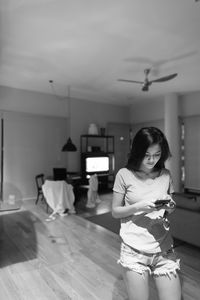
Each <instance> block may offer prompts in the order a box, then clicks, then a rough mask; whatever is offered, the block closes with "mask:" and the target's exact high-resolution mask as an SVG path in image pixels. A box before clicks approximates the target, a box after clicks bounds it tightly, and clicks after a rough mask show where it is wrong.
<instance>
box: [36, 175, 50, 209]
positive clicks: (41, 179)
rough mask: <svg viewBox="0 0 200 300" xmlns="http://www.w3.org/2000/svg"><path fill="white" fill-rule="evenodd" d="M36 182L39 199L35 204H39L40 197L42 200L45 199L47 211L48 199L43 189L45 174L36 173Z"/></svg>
mask: <svg viewBox="0 0 200 300" xmlns="http://www.w3.org/2000/svg"><path fill="white" fill-rule="evenodd" d="M35 182H36V187H37V199H36V201H35V204H37V203H38V201H39V199H41V201H44V202H45V203H46V205H47V212H48V204H47V202H46V199H45V197H44V194H43V191H42V185H43V184H44V174H38V175H36V176H35Z"/></svg>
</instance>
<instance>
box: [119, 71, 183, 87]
mask: <svg viewBox="0 0 200 300" xmlns="http://www.w3.org/2000/svg"><path fill="white" fill-rule="evenodd" d="M150 71H151V69H145V70H144V74H145V78H144V81H137V80H128V79H121V78H119V79H118V81H124V82H132V83H139V84H142V91H144V92H147V91H148V90H149V86H150V85H151V84H152V83H153V82H164V81H168V80H171V79H173V78H175V77H176V76H177V75H178V74H177V73H174V74H170V75H167V76H164V77H160V78H157V79H154V80H149V79H148V75H149V73H150Z"/></svg>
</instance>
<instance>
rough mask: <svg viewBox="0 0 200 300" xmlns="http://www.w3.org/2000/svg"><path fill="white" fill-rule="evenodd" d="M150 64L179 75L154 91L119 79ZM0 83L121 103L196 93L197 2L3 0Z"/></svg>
mask: <svg viewBox="0 0 200 300" xmlns="http://www.w3.org/2000/svg"><path fill="white" fill-rule="evenodd" d="M145 68H151V69H152V71H151V73H150V76H149V78H150V79H155V78H158V77H162V76H165V75H169V74H171V73H176V72H177V73H178V76H177V77H176V78H174V79H173V80H170V81H167V82H164V83H153V84H152V85H151V86H150V90H149V92H142V91H141V85H139V84H134V83H124V82H119V81H117V79H118V78H125V79H130V80H143V79H144V69H145ZM49 80H53V86H52V85H50V83H49ZM0 85H4V86H10V87H15V88H20V89H27V90H32V91H40V92H44V93H50V94H51V93H56V94H57V95H61V96H64V97H65V96H66V95H68V92H69V87H70V94H71V97H75V98H80V99H89V100H94V101H102V102H107V103H116V104H129V103H133V101H135V100H136V99H138V98H142V99H145V98H146V97H150V98H152V97H158V96H160V95H164V94H167V93H173V92H175V93H185V92H191V91H198V90H200V2H196V1H195V0H1V2H0Z"/></svg>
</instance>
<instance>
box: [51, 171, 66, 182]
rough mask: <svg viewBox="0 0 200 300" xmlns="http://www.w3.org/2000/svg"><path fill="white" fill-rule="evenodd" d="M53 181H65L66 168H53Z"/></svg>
mask: <svg viewBox="0 0 200 300" xmlns="http://www.w3.org/2000/svg"><path fill="white" fill-rule="evenodd" d="M53 180H55V181H57V180H65V181H66V180H67V169H66V168H53Z"/></svg>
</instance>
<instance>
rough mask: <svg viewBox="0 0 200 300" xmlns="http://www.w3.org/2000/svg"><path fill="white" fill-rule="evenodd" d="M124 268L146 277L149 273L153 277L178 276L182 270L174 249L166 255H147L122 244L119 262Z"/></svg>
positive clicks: (165, 253)
mask: <svg viewBox="0 0 200 300" xmlns="http://www.w3.org/2000/svg"><path fill="white" fill-rule="evenodd" d="M118 264H120V265H121V266H122V267H123V268H125V269H128V270H131V271H134V272H136V273H138V274H141V275H144V274H145V273H149V274H151V275H152V276H155V277H158V276H168V277H171V276H172V275H174V276H176V275H177V271H179V270H180V259H178V258H177V255H176V253H175V251H174V249H170V250H169V251H167V252H164V253H162V252H161V253H156V254H152V255H149V254H148V255H145V254H143V253H138V251H137V252H136V251H135V250H134V249H133V248H131V247H130V246H128V245H126V244H124V243H122V245H121V254H120V259H119V260H118Z"/></svg>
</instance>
